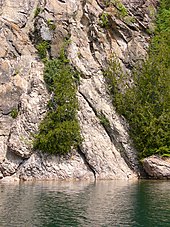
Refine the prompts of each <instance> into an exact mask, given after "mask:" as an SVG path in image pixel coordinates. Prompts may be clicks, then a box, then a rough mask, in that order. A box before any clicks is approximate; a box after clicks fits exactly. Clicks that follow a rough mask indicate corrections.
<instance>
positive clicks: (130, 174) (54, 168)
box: [0, 0, 157, 180]
mask: <svg viewBox="0 0 170 227" xmlns="http://www.w3.org/2000/svg"><path fill="white" fill-rule="evenodd" d="M107 2H108V1H107ZM122 4H124V6H125V7H126V15H121V12H119V9H117V8H116V5H114V4H106V1H104V0H103V1H102V0H89V1H88V0H81V1H79V0H67V1H60V0H19V1H15V0H1V1H0V28H1V29H0V41H1V46H0V123H1V125H0V178H5V177H10V176H11V178H19V179H24V180H32V179H94V178H96V179H129V178H136V177H137V175H138V174H139V168H138V160H137V155H136V151H135V149H134V148H133V145H132V143H131V140H130V138H129V135H128V126H127V124H126V122H125V120H124V119H122V118H121V117H119V116H118V115H117V113H116V112H115V109H114V107H113V106H112V102H111V100H110V97H109V94H108V92H107V87H106V85H105V79H104V77H103V70H104V69H105V67H106V65H107V60H108V59H109V58H110V57H111V56H112V54H113V53H115V54H116V55H117V56H118V58H119V60H120V63H121V65H122V67H123V69H124V70H125V71H130V70H131V69H132V68H133V66H134V64H136V63H137V62H138V61H139V60H141V59H143V58H144V57H145V56H146V52H147V48H148V43H149V40H150V35H149V33H148V30H150V31H151V30H152V27H153V25H152V20H153V15H154V13H155V9H156V4H157V3H156V0H143V1H141V0H136V1H134V0H133V1H131V0H130V1H126V0H123V1H122ZM102 14H105V15H107V18H106V20H107V21H106V22H107V23H108V26H106V27H105V26H104V25H103V24H102V23H103V22H102ZM68 37H69V39H70V44H69V47H68V58H69V59H70V62H71V64H72V65H73V66H74V67H76V68H77V70H79V71H80V72H81V75H82V76H81V78H80V86H79V89H78V94H77V95H78V99H79V112H78V118H79V121H80V126H81V132H82V135H83V138H84V140H83V143H82V146H81V147H80V149H79V150H78V151H73V152H72V153H71V154H69V155H68V156H67V157H56V156H52V155H48V154H42V153H41V151H35V150H33V146H32V141H33V135H34V134H35V133H36V132H37V131H38V125H39V123H40V122H41V120H42V119H43V117H44V116H45V113H46V111H47V108H46V105H47V102H48V100H49V98H50V94H48V92H47V89H46V85H45V83H44V81H43V68H44V66H43V63H42V62H41V60H40V59H39V57H38V54H37V50H36V48H35V46H36V45H37V44H38V42H39V40H46V41H49V42H50V43H51V51H50V53H49V55H50V56H51V57H53V58H55V57H57V56H58V53H59V51H60V48H61V47H62V45H63V40H64V39H65V38H68ZM99 112H102V113H103V114H104V116H105V117H106V118H107V119H108V121H109V123H110V128H109V130H106V129H105V128H104V127H103V126H102V125H101V123H100V120H99V118H98V114H97V113H99Z"/></svg>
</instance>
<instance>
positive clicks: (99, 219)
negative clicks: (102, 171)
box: [0, 181, 170, 227]
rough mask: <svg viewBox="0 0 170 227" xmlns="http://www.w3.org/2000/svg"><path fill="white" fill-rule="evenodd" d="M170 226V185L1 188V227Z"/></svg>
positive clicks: (117, 183) (51, 184)
mask: <svg viewBox="0 0 170 227" xmlns="http://www.w3.org/2000/svg"><path fill="white" fill-rule="evenodd" d="M8 226H9V227H20V226H21V227H25V226H26V227H32V226H37V227H40V226H41V227H42V226H45V227H46V226H47V227H53V226H54V227H55V226H59V227H60V226H61V227H64V226H88V227H98V226H103V227H104V226H122V227H126V226H130V227H133V226H134V227H138V226H146V227H150V226H153V227H157V226H163V227H166V226H170V182H168V181H139V182H124V181H101V182H98V183H88V182H74V183H57V182H41V183H21V184H2V183H1V184H0V227H8Z"/></svg>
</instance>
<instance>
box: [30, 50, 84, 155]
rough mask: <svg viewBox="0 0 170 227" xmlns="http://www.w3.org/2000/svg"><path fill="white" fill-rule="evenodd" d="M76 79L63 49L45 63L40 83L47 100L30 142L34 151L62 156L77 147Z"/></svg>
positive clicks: (78, 132) (79, 140)
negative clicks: (43, 84) (49, 95)
mask: <svg viewBox="0 0 170 227" xmlns="http://www.w3.org/2000/svg"><path fill="white" fill-rule="evenodd" d="M43 56H44V55H43ZM44 57H46V56H44ZM77 79H78V72H77V71H76V70H74V69H73V68H72V67H71V65H70V64H69V60H68V59H67V58H66V56H65V51H64V49H63V50H62V51H61V53H60V56H59V58H58V59H54V60H46V63H45V69H44V80H45V82H46V84H47V88H48V89H49V92H50V93H51V99H50V101H49V103H48V109H49V110H48V112H47V115H46V117H45V118H44V120H43V121H42V122H41V124H40V126H39V133H38V134H37V135H36V139H35V141H34V147H35V148H36V149H40V150H41V151H44V152H49V153H52V154H66V153H68V152H69V151H70V150H71V149H72V148H75V147H77V146H78V145H79V144H80V142H81V135H80V127H79V123H78V120H77V109H78V101H77V97H76V91H77Z"/></svg>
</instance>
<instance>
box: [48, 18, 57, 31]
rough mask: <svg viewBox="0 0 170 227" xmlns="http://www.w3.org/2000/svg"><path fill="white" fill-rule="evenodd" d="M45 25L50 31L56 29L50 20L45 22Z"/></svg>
mask: <svg viewBox="0 0 170 227" xmlns="http://www.w3.org/2000/svg"><path fill="white" fill-rule="evenodd" d="M47 25H48V27H49V29H50V30H52V31H54V30H55V29H56V25H55V24H54V23H53V22H52V21H51V20H47Z"/></svg>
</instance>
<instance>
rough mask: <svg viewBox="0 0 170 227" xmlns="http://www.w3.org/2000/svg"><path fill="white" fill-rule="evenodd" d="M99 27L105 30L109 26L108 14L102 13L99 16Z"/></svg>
mask: <svg viewBox="0 0 170 227" xmlns="http://www.w3.org/2000/svg"><path fill="white" fill-rule="evenodd" d="M100 26H101V27H103V28H107V27H108V26H109V14H108V13H105V12H103V13H102V14H101V16H100Z"/></svg>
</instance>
